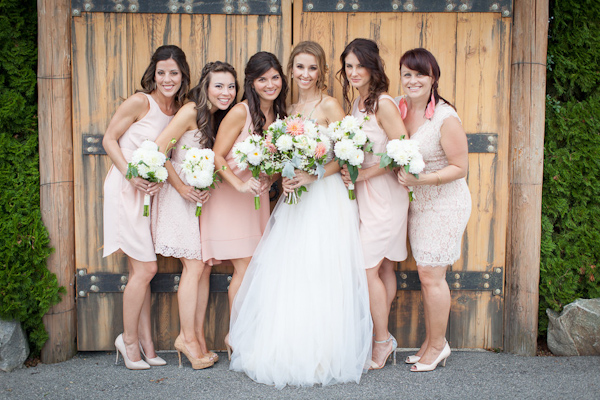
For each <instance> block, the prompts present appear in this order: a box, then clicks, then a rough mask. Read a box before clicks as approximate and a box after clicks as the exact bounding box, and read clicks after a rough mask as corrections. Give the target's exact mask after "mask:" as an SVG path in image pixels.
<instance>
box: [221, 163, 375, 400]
mask: <svg viewBox="0 0 600 400" xmlns="http://www.w3.org/2000/svg"><path fill="white" fill-rule="evenodd" d="M283 200H284V198H283V196H282V198H281V199H280V201H279V203H278V204H277V206H276V208H275V210H274V212H273V214H272V216H271V218H270V219H269V224H268V226H267V230H266V231H265V234H264V236H263V238H262V240H261V242H260V243H259V245H258V247H257V249H256V252H255V253H254V256H253V258H252V261H251V263H250V265H249V267H248V270H247V272H246V275H245V277H244V280H243V282H242V285H241V287H240V289H239V291H238V293H237V296H236V298H235V301H234V304H233V310H232V318H231V327H230V337H229V339H230V343H231V345H232V347H233V355H232V359H231V366H230V368H231V369H232V370H235V371H242V372H245V373H246V374H247V375H248V376H249V377H250V378H252V379H253V380H255V381H256V382H260V383H265V384H268V385H275V386H276V387H278V388H283V387H284V386H285V385H295V386H312V385H314V384H323V385H327V384H332V383H339V382H352V381H353V382H357V383H358V382H359V380H360V377H361V374H362V373H363V372H364V371H366V368H367V367H368V364H367V363H368V361H369V360H370V358H371V341H372V328H373V327H372V322H371V315H370V312H369V295H368V288H367V278H366V273H365V268H364V265H363V264H364V257H363V255H362V249H361V242H360V236H359V220H358V209H357V206H356V202H355V201H351V200H349V199H348V192H347V190H346V187H345V186H344V184H343V182H342V179H341V177H340V175H339V174H334V175H332V176H329V177H327V178H325V179H322V180H319V181H316V182H314V183H313V184H311V185H310V186H309V187H308V192H306V193H304V194H303V195H302V197H301V198H300V201H299V203H298V204H295V205H288V204H286V203H285V202H284V201H283Z"/></svg>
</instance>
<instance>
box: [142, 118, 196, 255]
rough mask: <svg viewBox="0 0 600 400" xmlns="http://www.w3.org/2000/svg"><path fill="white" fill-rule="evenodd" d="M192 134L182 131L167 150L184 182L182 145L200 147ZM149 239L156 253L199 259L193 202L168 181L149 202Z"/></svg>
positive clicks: (185, 181)
mask: <svg viewBox="0 0 600 400" xmlns="http://www.w3.org/2000/svg"><path fill="white" fill-rule="evenodd" d="M196 133H197V130H196V129H194V130H192V131H187V132H186V133H184V134H183V136H182V137H181V138H180V139H179V141H178V142H177V144H176V145H175V146H176V147H175V148H174V149H173V151H172V152H171V163H172V164H173V168H174V169H175V172H177V175H179V178H181V180H182V181H183V183H185V184H186V185H187V184H188V183H187V180H186V179H185V173H183V172H182V168H181V164H182V163H183V160H184V159H185V154H186V153H187V150H184V149H183V148H182V147H183V146H186V147H188V148H191V147H200V144H199V138H198V137H197V135H196ZM152 239H153V240H154V250H155V251H156V254H161V255H163V256H166V257H176V258H187V259H188V260H202V251H201V244H200V220H199V219H198V217H196V203H195V202H194V203H192V202H190V201H188V200H186V199H184V198H183V197H181V195H180V194H179V192H178V191H177V189H175V188H174V187H173V186H171V184H169V182H165V184H164V185H163V187H162V188H161V190H160V192H159V194H158V195H157V196H156V198H155V199H154V202H153V204H152Z"/></svg>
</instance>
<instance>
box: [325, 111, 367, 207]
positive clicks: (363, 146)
mask: <svg viewBox="0 0 600 400" xmlns="http://www.w3.org/2000/svg"><path fill="white" fill-rule="evenodd" d="M368 120H369V117H365V118H364V120H363V122H360V121H359V120H358V119H356V117H353V116H352V115H348V116H346V117H344V119H343V120H341V121H338V122H332V123H331V124H329V127H328V128H327V131H328V135H329V137H330V138H331V140H332V141H333V142H334V143H335V144H334V147H333V152H334V154H335V159H336V160H337V162H338V163H339V164H340V167H343V166H344V165H346V166H347V168H348V172H349V173H350V179H351V180H352V183H351V184H350V185H348V196H349V197H350V200H354V199H356V196H355V195H354V184H355V183H356V178H358V169H359V168H360V165H361V164H362V162H363V161H364V159H365V152H370V151H371V148H372V147H373V145H372V143H371V142H370V141H369V138H367V135H366V134H365V133H364V131H363V130H362V124H363V123H364V121H368Z"/></svg>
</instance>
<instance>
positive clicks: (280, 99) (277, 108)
mask: <svg viewBox="0 0 600 400" xmlns="http://www.w3.org/2000/svg"><path fill="white" fill-rule="evenodd" d="M271 68H273V69H274V70H276V71H277V73H279V75H280V76H281V92H280V93H279V96H277V98H276V99H275V101H273V111H274V113H275V115H276V116H279V117H280V118H284V117H286V116H287V112H286V107H285V98H286V97H287V93H288V84H287V79H286V77H285V75H284V74H283V69H282V68H281V64H280V63H279V60H277V57H275V55H274V54H272V53H269V52H266V51H260V52H258V53H256V54H255V55H253V56H252V57H250V59H249V60H248V64H246V69H245V70H244V74H245V77H244V95H243V96H242V100H246V99H247V100H248V108H249V109H250V116H251V118H252V126H253V127H254V132H256V133H262V131H263V128H264V125H265V123H266V122H267V118H266V117H265V115H264V114H263V112H262V111H261V109H260V97H259V96H258V94H257V93H256V90H254V86H253V83H254V81H255V80H256V79H258V78H260V77H261V76H262V75H263V74H264V73H265V72H267V71H268V70H270V69H271Z"/></svg>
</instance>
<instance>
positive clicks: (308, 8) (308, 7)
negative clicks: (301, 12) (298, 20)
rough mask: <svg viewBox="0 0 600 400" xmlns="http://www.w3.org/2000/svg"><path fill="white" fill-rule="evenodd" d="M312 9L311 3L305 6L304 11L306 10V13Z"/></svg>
mask: <svg viewBox="0 0 600 400" xmlns="http://www.w3.org/2000/svg"><path fill="white" fill-rule="evenodd" d="M313 8H314V4H313V3H308V4H307V5H306V9H307V10H308V11H310V10H312V9H313Z"/></svg>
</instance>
